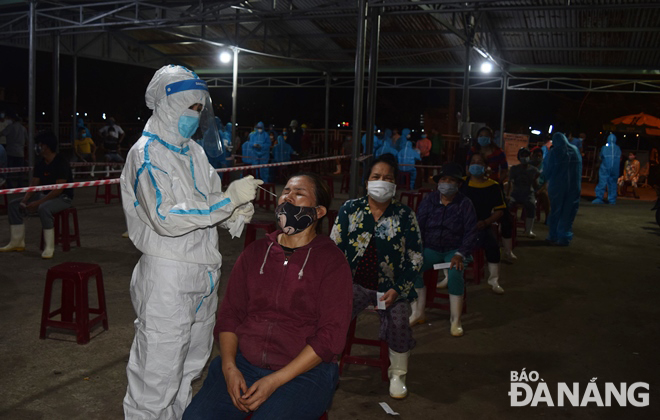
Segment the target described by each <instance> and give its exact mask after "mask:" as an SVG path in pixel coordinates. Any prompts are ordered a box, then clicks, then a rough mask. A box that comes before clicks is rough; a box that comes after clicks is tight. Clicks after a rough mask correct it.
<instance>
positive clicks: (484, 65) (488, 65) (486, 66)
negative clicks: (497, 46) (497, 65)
mask: <svg viewBox="0 0 660 420" xmlns="http://www.w3.org/2000/svg"><path fill="white" fill-rule="evenodd" d="M492 70H493V65H492V64H491V63H490V61H484V62H483V63H482V64H481V72H482V73H490V72H491V71H492Z"/></svg>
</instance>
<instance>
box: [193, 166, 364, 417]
mask: <svg viewBox="0 0 660 420" xmlns="http://www.w3.org/2000/svg"><path fill="white" fill-rule="evenodd" d="M330 202H331V199H330V192H329V190H328V186H327V185H326V184H325V182H324V181H323V179H322V178H321V177H320V176H319V175H317V174H309V173H302V174H298V175H295V176H293V177H291V178H290V179H289V180H288V182H287V183H286V186H285V187H284V191H283V192H282V195H281V196H280V198H279V205H278V207H277V208H276V209H275V217H276V219H277V222H278V225H279V230H277V231H276V232H273V233H271V234H269V235H267V236H266V237H265V238H263V239H260V240H258V241H255V242H253V243H252V244H250V245H249V246H248V247H247V248H245V250H244V251H243V252H242V253H241V255H240V257H239V258H238V260H237V261H236V264H234V268H233V269H232V272H231V276H230V278H229V283H228V285H227V293H226V294H225V298H224V300H223V301H222V306H221V308H220V310H219V311H218V321H217V326H216V332H217V333H218V343H219V346H220V356H219V357H217V358H215V359H214V360H213V361H212V362H211V365H210V367H209V373H208V376H207V378H206V381H205V382H204V386H203V387H202V389H201V390H200V391H199V393H198V394H197V395H195V398H194V399H193V401H192V403H191V404H190V406H189V407H188V409H187V410H186V412H185V414H184V416H183V419H184V420H207V419H215V418H222V419H226V420H233V419H244V418H246V417H247V415H248V414H249V413H252V417H251V418H252V419H253V420H278V419H281V420H289V419H318V418H319V417H320V416H321V415H322V414H323V413H324V412H325V411H326V410H327V409H328V407H329V406H330V402H331V401H332V396H333V394H334V391H335V388H336V386H337V383H338V382H339V368H338V366H337V360H338V356H339V354H340V353H341V351H342V350H343V347H344V344H345V341H346V333H347V332H348V326H349V323H350V320H351V308H352V303H353V302H352V296H353V295H352V286H351V283H352V282H351V269H350V267H349V265H348V263H347V262H346V258H344V256H343V255H342V253H341V252H340V251H339V250H338V249H337V247H336V246H335V244H334V243H333V242H332V241H331V240H330V239H329V238H328V237H327V236H323V235H320V234H319V231H320V224H321V220H322V219H323V217H325V215H326V213H327V209H328V207H329V206H330Z"/></svg>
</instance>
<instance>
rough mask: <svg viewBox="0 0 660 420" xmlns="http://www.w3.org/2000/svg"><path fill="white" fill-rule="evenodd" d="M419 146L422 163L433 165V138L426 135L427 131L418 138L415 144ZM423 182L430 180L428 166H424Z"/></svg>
mask: <svg viewBox="0 0 660 420" xmlns="http://www.w3.org/2000/svg"><path fill="white" fill-rule="evenodd" d="M415 146H416V147H417V150H419V156H420V157H421V158H422V165H432V164H433V156H432V154H431V149H432V147H433V145H432V144H431V140H429V139H428V137H427V136H426V133H422V137H421V138H420V139H419V140H417V144H416V145H415ZM421 172H422V174H423V175H422V184H423V183H424V182H426V181H428V179H427V178H428V177H427V175H428V173H429V169H428V168H422V171H421Z"/></svg>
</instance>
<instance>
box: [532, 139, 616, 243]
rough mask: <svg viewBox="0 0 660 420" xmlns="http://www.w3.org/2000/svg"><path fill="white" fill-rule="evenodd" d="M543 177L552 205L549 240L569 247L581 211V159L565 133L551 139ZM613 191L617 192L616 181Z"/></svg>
mask: <svg viewBox="0 0 660 420" xmlns="http://www.w3.org/2000/svg"><path fill="white" fill-rule="evenodd" d="M543 175H544V176H545V177H546V179H547V180H548V195H549V196H550V204H551V208H550V216H549V217H548V237H547V238H546V240H547V241H548V242H550V243H553V244H555V245H561V246H568V245H569V244H570V242H571V240H572V239H573V221H574V220H575V216H576V215H577V212H578V208H579V207H580V192H581V191H582V156H581V155H580V151H579V150H578V149H577V147H575V146H573V145H571V144H568V139H567V138H566V136H564V134H562V133H555V134H554V135H553V136H552V149H550V152H549V153H548V156H547V157H546V159H545V161H544V162H543ZM614 188H615V191H616V180H615V186H614Z"/></svg>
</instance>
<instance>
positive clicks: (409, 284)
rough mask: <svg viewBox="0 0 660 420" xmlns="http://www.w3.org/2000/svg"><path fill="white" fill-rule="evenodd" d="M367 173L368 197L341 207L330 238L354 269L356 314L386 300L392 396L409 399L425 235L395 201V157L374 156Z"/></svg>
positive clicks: (384, 332) (384, 331) (383, 313)
mask: <svg viewBox="0 0 660 420" xmlns="http://www.w3.org/2000/svg"><path fill="white" fill-rule="evenodd" d="M367 174H368V178H367V180H368V181H367V195H366V196H365V197H361V198H357V199H354V200H348V201H347V202H345V203H344V204H343V205H342V206H341V208H340V209H339V214H338V215H337V219H336V221H335V225H334V226H333V228H332V233H331V234H330V237H331V238H332V239H333V240H334V241H335V243H336V244H337V246H338V247H339V249H340V250H342V251H343V252H344V255H345V256H346V259H347V260H348V263H349V264H350V266H351V270H352V272H353V318H354V317H356V316H357V315H358V314H359V313H360V312H362V311H363V310H364V309H366V307H367V306H369V305H374V306H377V304H378V301H380V302H384V303H385V307H386V309H384V310H382V309H379V310H378V311H377V312H378V315H379V316H380V321H381V324H380V325H381V327H380V339H381V340H385V341H387V344H388V345H389V355H390V368H389V377H390V396H391V397H392V398H405V397H406V396H407V395H408V388H407V387H406V373H407V372H408V358H409V356H410V350H412V348H413V347H414V346H415V340H414V339H413V337H412V329H411V328H410V325H409V323H408V317H409V316H410V303H409V302H410V301H412V300H413V299H415V298H416V297H417V294H416V293H415V289H414V288H413V285H414V282H415V280H416V279H417V276H418V274H419V270H420V268H421V267H422V262H423V261H422V239H421V236H420V232H419V226H418V225H417V218H416V217H415V213H414V212H413V211H412V210H411V209H410V208H409V207H407V206H404V205H403V204H401V203H400V202H398V201H397V200H395V199H394V194H395V193H396V183H395V181H396V178H397V175H398V168H397V162H396V159H395V158H394V156H392V155H390V154H386V155H383V156H381V157H379V158H377V159H375V160H374V161H373V162H372V163H371V165H370V167H368V170H367ZM381 295H382V296H381Z"/></svg>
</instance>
